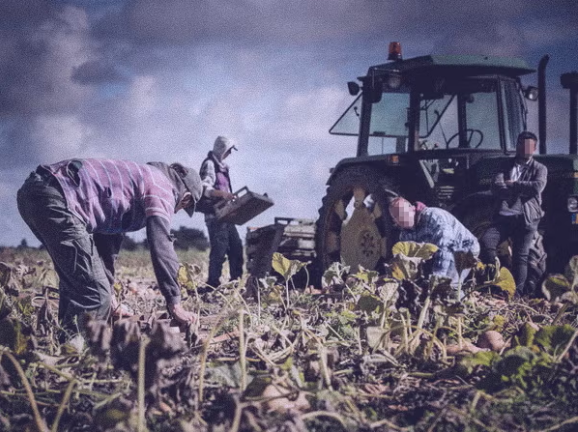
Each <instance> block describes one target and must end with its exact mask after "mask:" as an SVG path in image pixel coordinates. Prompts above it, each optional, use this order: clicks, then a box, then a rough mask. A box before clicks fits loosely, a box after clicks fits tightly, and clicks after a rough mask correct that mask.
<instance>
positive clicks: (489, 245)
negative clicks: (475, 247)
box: [480, 132, 548, 295]
mask: <svg viewBox="0 0 578 432" xmlns="http://www.w3.org/2000/svg"><path fill="white" fill-rule="evenodd" d="M537 142H538V138H537V137H536V135H534V134H533V133H532V132H522V133H521V134H520V135H519V136H518V141H517V144H516V157H515V158H514V159H513V160H510V161H507V162H506V163H505V164H504V165H503V166H502V167H501V169H500V172H499V173H498V174H497V175H496V176H495V177H494V179H493V182H492V194H493V195H494V196H496V197H497V198H498V199H499V207H498V209H497V212H496V214H495V216H494V219H493V221H492V224H491V225H490V227H489V228H488V229H487V230H486V232H485V233H484V235H483V236H482V238H481V246H482V253H481V256H480V258H481V259H482V261H483V262H485V263H487V264H493V263H494V262H495V260H496V248H497V247H498V245H499V244H500V243H502V242H503V241H504V240H506V239H508V238H511V239H512V243H513V250H512V260H513V267H514V268H513V276H514V280H515V281H516V295H522V294H525V292H524V290H525V285H526V278H527V275H528V254H529V251H530V246H531V244H532V241H533V239H534V236H535V234H536V230H537V229H538V223H539V222H540V219H541V218H542V216H543V214H544V212H543V211H542V207H541V205H542V191H543V190H544V188H545V187H546V179H547V176H548V169H547V168H546V167H545V166H544V165H542V164H541V163H540V162H538V161H536V160H534V159H533V158H532V155H533V154H534V152H535V151H536V144H537Z"/></svg>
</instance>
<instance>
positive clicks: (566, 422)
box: [543, 417, 578, 432]
mask: <svg viewBox="0 0 578 432" xmlns="http://www.w3.org/2000/svg"><path fill="white" fill-rule="evenodd" d="M572 423H578V417H572V418H569V419H567V420H564V421H563V422H562V423H560V424H557V425H554V426H551V427H549V428H548V429H544V431H543V432H552V431H555V430H558V429H561V428H563V427H564V426H566V425H569V424H572Z"/></svg>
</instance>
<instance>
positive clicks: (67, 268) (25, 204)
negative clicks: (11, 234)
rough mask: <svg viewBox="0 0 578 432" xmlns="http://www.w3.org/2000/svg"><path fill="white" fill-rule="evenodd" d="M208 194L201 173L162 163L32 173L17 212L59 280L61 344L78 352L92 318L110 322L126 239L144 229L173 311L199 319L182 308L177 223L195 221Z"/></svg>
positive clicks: (81, 164) (88, 163) (88, 162)
mask: <svg viewBox="0 0 578 432" xmlns="http://www.w3.org/2000/svg"><path fill="white" fill-rule="evenodd" d="M202 192H203V190H202V185H201V180H200V177H199V175H198V174H197V172H196V171H194V170H192V169H190V168H185V167H183V166H182V165H180V164H172V165H167V164H164V163H161V162H150V163H148V164H138V163H135V162H129V161H120V160H104V159H103V160H100V159H73V160H65V161H62V162H58V163H55V164H53V165H40V166H39V167H38V168H36V171H34V172H32V173H31V174H30V176H29V177H28V178H27V179H26V181H25V182H24V185H23V186H22V188H20V190H19V191H18V198H17V199H18V210H19V211H20V214H21V216H22V218H23V219H24V221H25V222H26V224H27V225H28V226H29V227H30V229H31V230H32V232H33V233H34V235H35V236H36V237H37V238H38V239H39V240H40V241H41V242H42V244H43V245H44V246H45V248H46V250H47V251H48V253H49V254H50V257H51V258H52V261H53V262H54V267H55V269H56V272H57V273H58V276H59V278H60V283H59V290H60V303H59V310H58V317H59V320H60V322H61V325H62V328H63V330H64V331H63V334H62V336H61V342H68V343H70V344H71V345H73V346H74V347H77V348H79V347H80V346H81V345H82V343H83V342H82V341H83V339H82V336H81V331H82V330H83V328H84V321H85V320H86V318H87V317H88V316H89V317H90V318H93V319H98V320H106V319H107V318H108V317H109V314H110V311H111V301H112V297H113V296H112V285H113V282H114V262H115V259H116V257H117V255H118V252H119V250H120V245H121V243H122V238H123V235H124V233H126V232H130V231H137V230H140V229H141V228H145V227H146V233H147V238H148V242H149V245H150V253H151V260H152V264H153V267H154V271H155V275H156V278H157V282H158V285H159V288H160V290H161V292H162V294H163V295H164V297H165V299H166V303H167V309H168V311H169V313H170V314H171V315H172V316H173V317H174V318H175V319H176V320H177V321H178V322H179V323H183V324H184V323H187V322H192V321H193V320H194V315H193V314H192V313H191V312H188V311H186V310H185V309H184V308H183V306H182V305H181V298H180V287H179V284H178V282H177V272H178V268H179V262H178V258H177V255H176V253H175V250H174V248H173V243H172V238H171V234H170V224H171V219H172V215H173V214H174V213H176V212H177V211H179V210H180V209H184V210H185V211H186V212H187V213H188V215H189V216H192V215H193V213H194V210H195V204H196V202H197V201H198V200H199V198H200V196H201V194H202Z"/></svg>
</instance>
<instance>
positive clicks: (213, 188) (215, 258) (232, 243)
mask: <svg viewBox="0 0 578 432" xmlns="http://www.w3.org/2000/svg"><path fill="white" fill-rule="evenodd" d="M233 150H237V147H236V145H235V144H234V143H233V141H231V140H230V139H229V138H226V137H224V136H219V137H217V139H216V140H215V143H214V145H213V150H212V151H210V152H209V153H208V155H207V158H206V159H205V160H204V161H203V163H202V164H201V169H200V175H201V181H202V183H203V186H204V188H205V192H204V198H203V199H202V200H201V201H200V202H199V205H200V206H201V209H200V211H201V212H203V213H205V222H206V224H207V230H208V231H209V241H210V243H211V252H210V255H209V277H208V280H207V287H205V288H204V289H199V291H200V292H202V291H208V290H210V289H214V288H216V287H218V286H219V285H220V278H221V273H222V270H223V263H224V262H225V257H227V258H228V259H229V269H230V275H231V279H232V280H234V279H238V278H240V277H241V276H242V275H243V243H242V242H241V238H240V237H239V233H238V232H237V228H236V227H235V225H234V224H233V223H230V222H222V221H219V220H218V219H217V217H216V215H215V212H214V210H213V207H214V204H216V203H217V202H218V201H220V200H222V199H225V200H229V201H230V200H232V199H234V198H235V195H234V194H233V189H232V188H231V178H230V176H229V166H228V165H227V164H226V163H225V162H224V160H225V159H226V158H227V157H228V156H229V155H230V154H231V152H232V151H233Z"/></svg>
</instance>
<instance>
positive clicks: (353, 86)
mask: <svg viewBox="0 0 578 432" xmlns="http://www.w3.org/2000/svg"><path fill="white" fill-rule="evenodd" d="M347 90H349V94H350V95H351V96H357V94H358V93H359V90H361V87H359V84H357V83H356V82H355V81H349V82H348V83H347Z"/></svg>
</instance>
